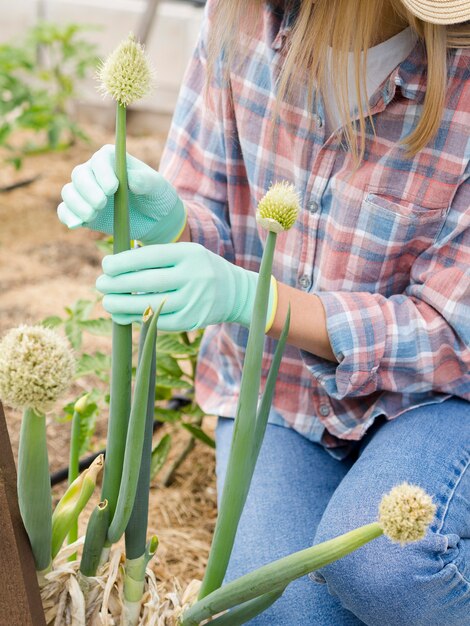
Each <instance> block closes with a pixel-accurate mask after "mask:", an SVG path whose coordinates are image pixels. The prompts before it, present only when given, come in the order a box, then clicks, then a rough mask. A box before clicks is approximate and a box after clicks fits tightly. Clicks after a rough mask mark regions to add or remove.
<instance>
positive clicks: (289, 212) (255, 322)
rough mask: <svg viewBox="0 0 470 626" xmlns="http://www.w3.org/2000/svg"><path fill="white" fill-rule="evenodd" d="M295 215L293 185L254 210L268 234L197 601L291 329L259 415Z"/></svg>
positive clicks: (217, 554) (214, 583)
mask: <svg viewBox="0 0 470 626" xmlns="http://www.w3.org/2000/svg"><path fill="white" fill-rule="evenodd" d="M298 211H299V198H298V195H297V193H296V192H295V190H294V188H293V186H292V185H289V184H288V183H285V182H283V183H277V184H276V185H273V186H272V187H271V189H270V190H269V191H268V192H267V194H266V195H265V196H264V197H263V199H262V200H261V202H260V203H259V205H258V209H257V221H258V223H259V224H260V225H261V226H262V227H263V228H266V229H267V230H268V235H267V239H266V243H265V247H264V251H263V256H262V260H261V266H260V271H259V278H258V283H257V288H256V295H255V301H254V306H253V315H252V319H251V325H250V331H249V335H248V342H247V347H246V353H245V362H244V365H243V372H242V380H241V385H240V395H239V401H238V406H237V412H236V417H235V426H234V431H233V436H232V444H231V449H230V455H229V460H228V465H227V473H226V478H225V484H224V488H223V491H222V498H221V503H220V508H219V514H218V517H217V523H216V527H215V532H214V538H213V541H212V546H211V550H210V554H209V561H208V564H207V568H206V571H205V574H204V579H203V582H202V586H201V589H200V592H199V598H203V597H204V596H206V595H208V594H209V593H211V592H212V591H214V590H215V589H217V588H218V587H220V585H221V584H222V581H223V578H224V576H225V572H226V571H227V566H228V562H229V559H230V555H231V552H232V548H233V543H234V541H235V534H236V531H237V527H238V523H239V521H240V517H241V514H242V511H243V507H244V505H245V501H246V497H247V495H248V490H249V487H250V483H251V479H252V476H253V472H254V468H255V465H256V460H257V457H258V453H259V450H260V448H261V443H262V440H263V437H264V433H265V429H266V422H267V419H268V414H269V408H270V405H271V401H272V394H273V392H274V383H275V379H276V376H277V371H278V368H279V365H280V360H281V355H282V350H283V348H284V344H285V341H286V339H287V334H288V325H289V316H288V319H287V320H286V324H285V325H284V331H283V335H282V339H281V341H280V342H279V344H278V347H277V351H276V355H275V358H274V359H273V363H272V366H271V372H270V375H269V376H268V381H269V385H267V386H266V389H265V401H264V402H262V403H261V410H260V411H258V398H259V390H260V385H261V367H262V359H263V346H264V339H265V329H266V318H267V312H268V305H269V294H270V288H271V284H272V281H273V279H272V276H271V272H272V265H273V258H274V249H275V246H276V238H277V234H278V233H279V232H282V231H284V230H288V229H289V228H291V227H292V226H293V224H294V223H295V220H296V218H297V215H298Z"/></svg>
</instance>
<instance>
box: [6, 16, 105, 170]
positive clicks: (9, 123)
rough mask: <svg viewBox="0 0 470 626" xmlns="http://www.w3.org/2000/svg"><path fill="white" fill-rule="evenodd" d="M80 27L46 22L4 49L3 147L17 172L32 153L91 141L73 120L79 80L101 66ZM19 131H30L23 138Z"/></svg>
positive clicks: (85, 28) (83, 29) (84, 29)
mask: <svg viewBox="0 0 470 626" xmlns="http://www.w3.org/2000/svg"><path fill="white" fill-rule="evenodd" d="M86 30H90V27H85V26H80V25H77V24H67V25H64V26H60V25H57V24H53V23H47V22H42V23H39V24H37V25H35V26H34V27H32V28H31V29H29V30H28V31H27V32H26V34H25V37H24V39H23V40H21V41H20V42H18V43H16V42H15V43H6V44H2V45H0V120H1V121H0V146H2V147H3V148H5V149H6V150H7V151H8V153H9V156H8V157H7V159H6V160H7V161H8V162H10V163H12V164H13V165H14V166H15V167H16V168H19V167H21V165H22V162H23V158H24V157H25V156H26V155H28V154H32V153H37V152H43V151H49V150H59V149H63V148H66V147H68V146H70V145H71V144H72V143H73V142H74V141H75V140H76V139H77V138H81V139H87V137H86V135H85V133H84V132H83V130H82V129H81V128H80V126H79V125H78V124H77V123H76V122H75V121H74V120H73V119H72V117H71V112H70V102H71V99H72V98H73V97H74V96H76V94H77V87H78V83H79V81H80V80H82V79H84V78H85V77H86V76H87V74H88V73H89V72H91V71H92V70H93V69H95V68H96V67H97V64H98V57H97V54H96V46H95V45H94V44H92V43H90V42H89V41H87V40H86V39H85V38H84V37H83V36H82V33H83V31H86ZM18 131H29V132H28V133H25V135H27V136H26V138H25V137H21V138H18V136H17V133H18Z"/></svg>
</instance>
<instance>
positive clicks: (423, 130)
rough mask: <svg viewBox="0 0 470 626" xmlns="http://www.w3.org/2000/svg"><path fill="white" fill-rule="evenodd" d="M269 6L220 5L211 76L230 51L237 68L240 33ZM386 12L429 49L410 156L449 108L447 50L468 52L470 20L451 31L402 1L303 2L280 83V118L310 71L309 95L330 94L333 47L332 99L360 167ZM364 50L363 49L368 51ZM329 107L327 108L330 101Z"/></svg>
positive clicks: (281, 2) (247, 1)
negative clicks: (351, 87)
mask: <svg viewBox="0 0 470 626" xmlns="http://www.w3.org/2000/svg"><path fill="white" fill-rule="evenodd" d="M265 4H266V2H265V0H218V3H217V5H216V7H215V10H214V16H213V28H212V31H211V37H210V40H209V72H211V71H213V68H214V63H215V59H216V58H217V56H218V55H219V54H220V51H221V49H224V51H225V57H224V58H225V59H226V61H227V63H226V66H225V67H226V70H227V72H228V71H229V69H230V67H232V65H233V64H234V63H236V61H237V45H238V43H239V41H240V37H239V32H243V33H245V34H248V35H253V34H254V32H255V31H256V28H257V27H259V25H260V14H261V10H262V7H263V5H265ZM292 4H293V2H292V0H278V1H277V2H276V1H274V2H271V5H274V6H276V5H277V7H278V8H288V7H289V6H292ZM384 10H387V11H389V13H390V19H391V20H395V21H396V24H397V25H401V28H406V26H407V25H409V26H410V27H411V28H412V29H413V30H414V31H415V33H416V34H417V36H418V38H419V39H420V40H421V41H422V42H423V43H424V46H425V50H426V56H427V72H426V76H427V83H426V93H425V97H424V103H423V109H422V113H421V117H420V119H419V122H418V124H417V126H416V128H415V129H414V130H413V131H412V132H411V134H410V135H409V136H408V137H406V140H405V141H404V144H405V146H406V150H407V154H408V155H409V156H410V157H411V156H413V155H415V154H416V153H417V152H419V151H420V150H421V149H422V148H423V147H424V146H425V145H426V144H427V143H428V142H429V141H430V140H431V139H432V138H433V137H434V136H435V134H436V133H437V131H438V129H439V126H440V123H441V117H442V114H443V109H444V104H445V94H446V82H447V51H448V49H449V48H460V47H470V24H469V23H468V22H466V23H464V24H460V25H453V26H439V25H435V24H430V23H427V22H424V21H422V20H420V19H418V18H417V17H415V16H414V15H412V14H411V13H410V12H409V11H408V10H407V9H406V8H405V6H404V5H403V4H402V2H401V0H355V1H354V2H351V0H301V2H300V6H299V9H298V13H297V15H296V19H295V23H294V26H293V29H292V33H291V38H290V45H289V49H288V52H287V56H286V58H285V61H284V65H283V68H282V70H281V74H280V78H279V86H278V95H277V103H278V104H277V109H276V113H278V112H279V104H280V102H281V100H283V99H284V98H287V99H289V97H290V96H291V95H292V93H293V90H294V88H295V85H296V83H297V84H303V83H304V82H305V77H306V72H308V78H307V82H308V84H309V93H310V94H313V93H315V92H317V93H318V92H319V93H322V94H325V93H326V89H325V86H326V84H327V78H328V77H327V71H328V68H327V64H326V59H327V52H328V48H329V47H330V46H331V48H332V55H331V56H332V65H331V71H332V73H333V75H334V76H335V77H337V81H335V85H334V90H335V96H336V100H337V103H338V108H339V112H340V117H341V120H342V123H343V128H344V132H345V138H346V141H347V143H348V145H349V148H350V151H351V154H352V157H353V160H354V162H355V163H356V165H358V164H359V163H360V161H361V160H362V158H363V155H364V150H365V137H366V118H367V116H369V119H370V121H371V122H372V117H371V116H370V111H369V109H368V107H367V106H366V108H365V109H364V106H363V104H362V103H363V102H364V95H365V93H366V91H365V68H366V62H367V50H368V49H369V48H370V47H371V46H373V45H376V44H377V43H378V41H376V37H377V35H378V33H377V32H376V29H377V22H378V20H377V15H379V14H381V12H383V11H384ZM398 30H400V28H398ZM398 30H396V32H398ZM393 34H394V33H393ZM350 51H352V52H353V55H354V59H355V75H354V82H355V87H356V95H357V103H358V112H359V120H358V123H357V125H356V124H355V123H354V122H353V120H352V117H351V113H350V111H349V106H348V94H347V85H348V76H347V68H348V63H347V57H348V54H349V52H350ZM362 51H365V52H364V54H362ZM227 75H228V74H227ZM314 85H316V90H314V88H313V86H314ZM310 104H311V103H310ZM325 104H326V106H327V107H328V102H326V103H325ZM372 128H373V124H372Z"/></svg>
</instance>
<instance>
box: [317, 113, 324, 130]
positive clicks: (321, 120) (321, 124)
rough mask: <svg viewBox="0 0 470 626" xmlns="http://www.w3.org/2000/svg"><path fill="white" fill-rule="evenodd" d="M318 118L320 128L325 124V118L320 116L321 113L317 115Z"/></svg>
mask: <svg viewBox="0 0 470 626" xmlns="http://www.w3.org/2000/svg"><path fill="white" fill-rule="evenodd" d="M316 118H317V126H318V128H321V127H322V126H323V118H322V117H320V115H317V116H316Z"/></svg>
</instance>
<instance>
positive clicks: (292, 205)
mask: <svg viewBox="0 0 470 626" xmlns="http://www.w3.org/2000/svg"><path fill="white" fill-rule="evenodd" d="M299 211H300V200H299V194H298V193H297V192H296V190H295V187H294V185H291V184H290V183H288V182H286V181H282V182H280V183H275V184H274V185H272V186H271V187H270V189H269V190H268V192H267V193H266V194H265V195H264V196H263V198H261V200H260V203H259V204H258V209H257V211H256V221H257V222H258V224H259V225H260V226H262V227H263V228H265V229H266V230H271V231H272V232H274V233H281V232H282V231H283V230H289V228H292V226H293V225H294V223H295V220H296V219H297V216H298V214H299Z"/></svg>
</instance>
